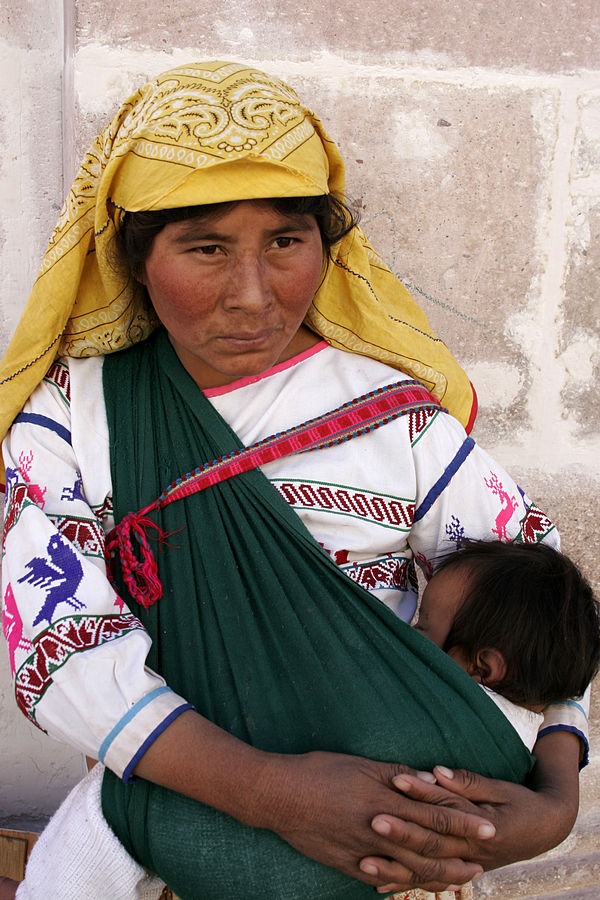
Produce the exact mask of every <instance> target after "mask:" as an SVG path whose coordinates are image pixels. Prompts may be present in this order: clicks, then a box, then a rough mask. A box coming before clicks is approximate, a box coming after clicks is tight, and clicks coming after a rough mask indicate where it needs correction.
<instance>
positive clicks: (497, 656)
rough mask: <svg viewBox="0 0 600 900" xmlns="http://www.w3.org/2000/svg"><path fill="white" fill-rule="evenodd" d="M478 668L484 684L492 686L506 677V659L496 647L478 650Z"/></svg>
mask: <svg viewBox="0 0 600 900" xmlns="http://www.w3.org/2000/svg"><path fill="white" fill-rule="evenodd" d="M476 669H477V673H478V675H479V678H480V679H481V682H482V684H488V685H491V686H492V685H494V684H499V682H501V681H504V679H505V678H506V660H505V659H504V656H503V655H502V654H501V653H500V651H499V650H496V649H495V647H486V648H485V649H483V650H478V651H477V656H476ZM478 680H479V679H478Z"/></svg>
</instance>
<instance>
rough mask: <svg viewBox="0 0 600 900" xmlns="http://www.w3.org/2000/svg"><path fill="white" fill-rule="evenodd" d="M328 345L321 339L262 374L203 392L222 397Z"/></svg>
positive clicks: (294, 363) (283, 368)
mask: <svg viewBox="0 0 600 900" xmlns="http://www.w3.org/2000/svg"><path fill="white" fill-rule="evenodd" d="M326 347H329V344H328V343H327V341H319V343H318V344H315V345H314V346H313V347H309V348H308V350H303V351H302V353H298V355H297V356H292V357H291V358H290V359H286V360H285V361H284V362H280V363H277V365H275V366H272V367H271V368H270V369H267V371H266V372H261V373H260V375H247V376H246V377H245V378H238V379H237V381H231V382H230V383H229V384H223V385H221V386H220V387H214V388H205V389H204V390H203V391H202V393H203V394H204V396H205V397H220V396H221V395H222V394H228V393H229V392H230V391H237V390H238V388H242V387H246V385H247V384H256V382H257V381H262V379H263V378H268V377H269V376H270V375H276V374H277V373H278V372H285V370H286V369H291V367H292V366H295V365H297V364H298V363H301V362H303V361H304V360H305V359H308V358H309V357H310V356H314V355H315V353H320V351H321V350H324V349H325V348H326Z"/></svg>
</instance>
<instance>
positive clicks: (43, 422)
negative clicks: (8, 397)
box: [14, 412, 71, 444]
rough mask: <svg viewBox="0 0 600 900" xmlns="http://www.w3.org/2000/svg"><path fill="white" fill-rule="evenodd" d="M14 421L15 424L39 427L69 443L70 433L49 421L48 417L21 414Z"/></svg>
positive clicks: (52, 420) (37, 414)
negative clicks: (22, 423)
mask: <svg viewBox="0 0 600 900" xmlns="http://www.w3.org/2000/svg"><path fill="white" fill-rule="evenodd" d="M14 421H15V423H16V422H29V423H30V424H31V425H39V426H40V428H47V429H48V430H49V431H53V432H54V433H55V434H57V435H58V436H59V437H61V438H62V439H63V441H66V442H67V444H70V443H71V432H70V431H69V430H68V429H67V428H65V426H64V425H59V424H58V422H55V421H54V419H50V418H49V417H48V416H42V415H40V414H39V413H24V412H22V413H19V415H18V416H17V418H16V419H15V420H14Z"/></svg>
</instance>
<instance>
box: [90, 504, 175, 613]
mask: <svg viewBox="0 0 600 900" xmlns="http://www.w3.org/2000/svg"><path fill="white" fill-rule="evenodd" d="M144 512H146V510H140V512H137V513H127V515H125V516H123V518H122V519H121V521H120V522H119V524H118V525H117V526H115V528H113V529H112V531H111V532H110V533H109V534H108V536H107V540H106V552H107V554H118V556H119V559H120V561H121V570H122V572H123V580H124V581H125V584H126V585H127V587H128V589H129V593H130V594H131V596H132V597H133V599H134V600H135V601H136V602H137V603H139V604H140V605H141V606H143V607H144V608H145V609H147V608H148V607H149V606H152V604H153V603H156V601H157V600H160V598H161V597H162V593H163V586H162V583H161V580H160V578H159V577H158V567H157V565H156V560H155V559H154V555H153V553H152V549H151V547H150V545H149V543H148V537H147V533H146V532H147V531H148V530H149V529H150V528H152V529H154V531H156V537H157V539H158V540H159V541H160V542H161V543H162V542H164V541H165V538H168V537H169V536H170V535H171V534H172V532H166V531H163V530H162V528H160V527H159V526H158V525H157V524H156V523H155V522H153V521H152V519H150V518H149V517H148V516H145V515H143V513H144ZM134 537H135V539H136V541H137V543H138V545H139V548H140V557H141V558H138V557H137V556H136V554H135V553H134V549H133V538H134Z"/></svg>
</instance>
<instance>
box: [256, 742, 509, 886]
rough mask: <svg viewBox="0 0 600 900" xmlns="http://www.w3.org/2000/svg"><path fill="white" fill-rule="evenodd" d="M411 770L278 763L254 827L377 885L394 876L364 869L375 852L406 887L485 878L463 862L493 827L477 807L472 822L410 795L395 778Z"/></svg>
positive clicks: (293, 760)
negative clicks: (377, 821) (379, 824)
mask: <svg viewBox="0 0 600 900" xmlns="http://www.w3.org/2000/svg"><path fill="white" fill-rule="evenodd" d="M409 771H411V770H409V769H407V768H406V767H405V766H400V765H394V764H388V763H379V762H372V761H370V760H366V759H361V758H358V757H354V756H346V755H342V754H334V753H321V752H313V753H307V754H305V755H303V756H280V757H279V756H274V757H271V760H270V762H269V765H268V768H267V769H265V772H264V779H265V781H264V784H263V787H262V790H263V795H262V797H261V798H260V799H259V800H258V802H257V803H256V810H257V815H256V817H253V818H252V820H251V821H250V822H249V824H252V825H255V826H257V827H262V828H269V829H270V830H272V831H275V832H276V833H277V834H278V835H279V836H280V837H282V838H283V839H284V840H285V841H287V842H288V843H289V844H291V845H292V846H293V847H295V849H297V850H299V851H300V852H301V853H303V854H304V855H306V856H309V857H310V858H312V859H316V860H318V861H319V862H321V863H324V864H325V865H328V866H332V867H333V868H335V869H338V870H340V871H341V872H345V873H346V874H348V875H351V876H352V877H353V878H357V879H359V880H361V881H365V882H367V883H369V884H373V885H375V886H378V885H381V884H382V878H383V877H387V875H385V876H384V875H380V874H378V872H377V871H369V869H368V866H365V865H360V859H361V857H362V856H364V848H365V847H368V846H371V847H373V848H375V847H377V848H378V849H377V850H375V849H373V850H372V851H370V852H371V853H373V854H377V855H378V856H379V855H381V856H386V857H390V858H391V859H393V860H394V873H395V877H396V881H398V878H399V877H400V873H404V878H403V879H402V884H401V887H402V888H409V887H413V886H414V885H415V884H418V885H419V886H421V887H424V888H426V889H428V890H431V891H435V890H443V889H444V888H447V887H448V885H452V884H463V883H464V882H465V881H469V880H470V879H472V878H473V877H475V876H476V875H478V874H481V872H482V868H481V866H480V865H479V864H478V863H475V864H473V863H470V862H464V861H463V860H462V859H460V858H459V857H460V855H461V853H462V852H464V848H465V846H468V845H469V844H470V842H471V841H473V842H479V841H481V842H483V843H485V839H486V837H491V836H492V835H493V834H494V829H493V827H492V826H491V825H490V823H489V822H487V821H486V820H485V818H482V817H481V815H480V814H479V812H478V810H477V809H476V808H475V807H473V814H472V815H471V814H466V815H465V814H464V813H462V812H455V811H454V810H452V809H450V808H449V807H448V808H443V807H441V806H439V805H436V804H433V805H429V804H425V803H420V802H415V801H413V800H412V799H410V798H408V797H405V796H403V795H402V794H401V793H399V792H398V791H396V790H395V789H394V786H393V783H392V779H393V778H394V777H395V776H397V775H398V773H399V772H409ZM382 810H386V811H387V812H388V814H389V816H390V817H393V818H394V822H395V823H396V827H395V831H394V834H393V836H390V837H388V836H386V835H384V834H381V833H380V834H377V832H376V830H374V829H372V827H371V823H372V822H373V820H374V818H375V817H376V813H377V812H380V811H382ZM397 889H400V888H397Z"/></svg>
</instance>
